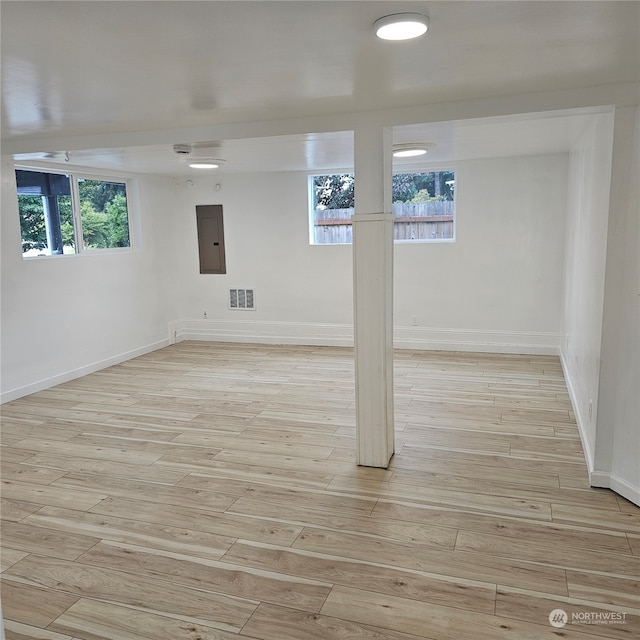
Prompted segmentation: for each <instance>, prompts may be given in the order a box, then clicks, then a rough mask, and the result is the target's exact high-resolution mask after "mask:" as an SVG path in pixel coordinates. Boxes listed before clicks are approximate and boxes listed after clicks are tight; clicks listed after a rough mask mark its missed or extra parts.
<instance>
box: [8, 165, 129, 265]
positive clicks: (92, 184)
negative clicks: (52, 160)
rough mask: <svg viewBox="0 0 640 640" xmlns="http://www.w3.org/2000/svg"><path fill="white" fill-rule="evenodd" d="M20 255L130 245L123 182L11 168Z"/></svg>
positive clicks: (55, 253) (50, 254)
mask: <svg viewBox="0 0 640 640" xmlns="http://www.w3.org/2000/svg"><path fill="white" fill-rule="evenodd" d="M16 185H17V191H18V211H19V215H20V231H21V236H22V256H23V257H24V258H31V257H39V256H53V255H69V254H75V253H81V252H94V251H99V250H105V249H112V250H115V249H121V248H128V247H131V237H130V231H129V204H128V195H127V182H126V181H122V180H113V179H107V178H102V177H94V176H91V177H89V176H84V175H81V174H76V173H54V172H52V171H34V170H29V169H16Z"/></svg>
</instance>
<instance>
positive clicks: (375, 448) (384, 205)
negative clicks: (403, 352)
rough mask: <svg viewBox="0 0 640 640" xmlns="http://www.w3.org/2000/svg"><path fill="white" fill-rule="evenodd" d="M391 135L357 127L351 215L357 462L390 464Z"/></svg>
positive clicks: (372, 127)
mask: <svg viewBox="0 0 640 640" xmlns="http://www.w3.org/2000/svg"><path fill="white" fill-rule="evenodd" d="M391 184H392V180H391V131H390V129H386V128H383V127H382V126H380V125H376V124H375V123H370V122H363V123H361V124H359V126H358V127H356V129H355V215H354V216H353V273H354V287H353V291H354V339H355V361H356V446H357V463H358V464H359V465H362V466H367V467H382V468H386V467H388V466H389V460H390V459H391V456H392V455H393V453H394V447H395V444H394V419H393V410H394V405H393V215H392V214H391Z"/></svg>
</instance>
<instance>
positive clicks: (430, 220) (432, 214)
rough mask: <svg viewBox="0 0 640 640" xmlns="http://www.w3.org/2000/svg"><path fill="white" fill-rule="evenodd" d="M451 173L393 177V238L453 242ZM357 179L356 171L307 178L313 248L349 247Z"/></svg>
mask: <svg viewBox="0 0 640 640" xmlns="http://www.w3.org/2000/svg"><path fill="white" fill-rule="evenodd" d="M455 184H456V176H455V170H453V169H442V170H438V171H428V172H417V171H416V172H411V173H396V174H394V175H393V192H392V193H393V195H392V197H393V206H392V212H393V214H394V215H395V217H396V219H395V222H394V240H395V241H396V242H403V241H417V242H433V241H449V242H451V241H453V240H454V239H455ZM354 186H355V179H354V174H352V173H338V174H322V175H311V176H309V209H310V212H309V239H310V243H311V244H351V243H352V242H353V233H352V224H351V217H352V216H353V213H354Z"/></svg>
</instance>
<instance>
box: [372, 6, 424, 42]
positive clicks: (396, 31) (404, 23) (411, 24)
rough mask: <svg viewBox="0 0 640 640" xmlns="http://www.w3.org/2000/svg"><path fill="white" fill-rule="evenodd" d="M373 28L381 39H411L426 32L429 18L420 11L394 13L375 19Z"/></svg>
mask: <svg viewBox="0 0 640 640" xmlns="http://www.w3.org/2000/svg"><path fill="white" fill-rule="evenodd" d="M373 28H374V29H375V31H376V35H377V36H378V38H382V39H383V40H411V38H417V37H418V36H421V35H422V34H423V33H426V32H427V29H428V28H429V18H427V16H423V15H421V14H420V13H394V14H393V15H390V16H385V17H384V18H380V19H379V20H376V21H375V22H374V23H373Z"/></svg>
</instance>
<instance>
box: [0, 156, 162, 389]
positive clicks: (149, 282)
mask: <svg viewBox="0 0 640 640" xmlns="http://www.w3.org/2000/svg"><path fill="white" fill-rule="evenodd" d="M164 184H165V181H163V180H158V179H155V178H142V179H141V180H140V198H139V207H138V209H139V211H140V212H141V213H142V216H141V219H140V227H141V231H142V235H143V237H144V243H143V245H142V246H141V247H140V248H139V249H138V250H136V251H128V252H123V253H110V254H104V255H103V254H93V255H88V254H84V255H76V256H67V257H49V258H35V259H29V260H24V259H23V258H22V254H21V248H20V227H19V222H18V210H17V198H16V187H15V173H14V171H13V163H12V160H11V159H8V158H4V159H3V161H2V309H1V321H2V322H1V324H2V399H3V401H6V400H10V399H12V398H15V397H19V396H21V395H25V394H27V393H32V392H34V391H37V390H39V389H42V388H46V387H48V386H51V385H52V384H57V383H59V382H63V381H65V380H68V379H71V378H73V377H77V376H78V375H82V374H84V373H87V372H89V371H93V370H96V369H98V368H101V367H103V366H106V365H107V364H111V363H113V362H117V361H120V360H123V359H126V358H129V357H132V356H134V355H138V354H139V353H143V352H145V351H147V350H149V349H154V348H158V347H159V346H162V345H163V344H166V343H167V337H168V334H167V323H168V321H169V316H168V314H167V310H166V309H165V305H166V298H167V295H166V291H164V290H163V285H162V282H163V277H162V275H163V274H162V273H161V270H162V269H164V256H163V255H161V254H160V253H159V252H158V250H157V246H159V245H157V238H158V230H159V228H160V225H161V224H164V222H163V220H162V217H163V216H164V215H165V211H164V210H165V208H166V207H165V204H164V200H165V198H163V193H162V191H163V189H166V187H163V185H164ZM166 191H167V193H169V195H171V191H170V189H166ZM132 201H133V202H132V204H133V205H134V206H136V204H138V203H136V198H135V196H134V197H133V198H132Z"/></svg>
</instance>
